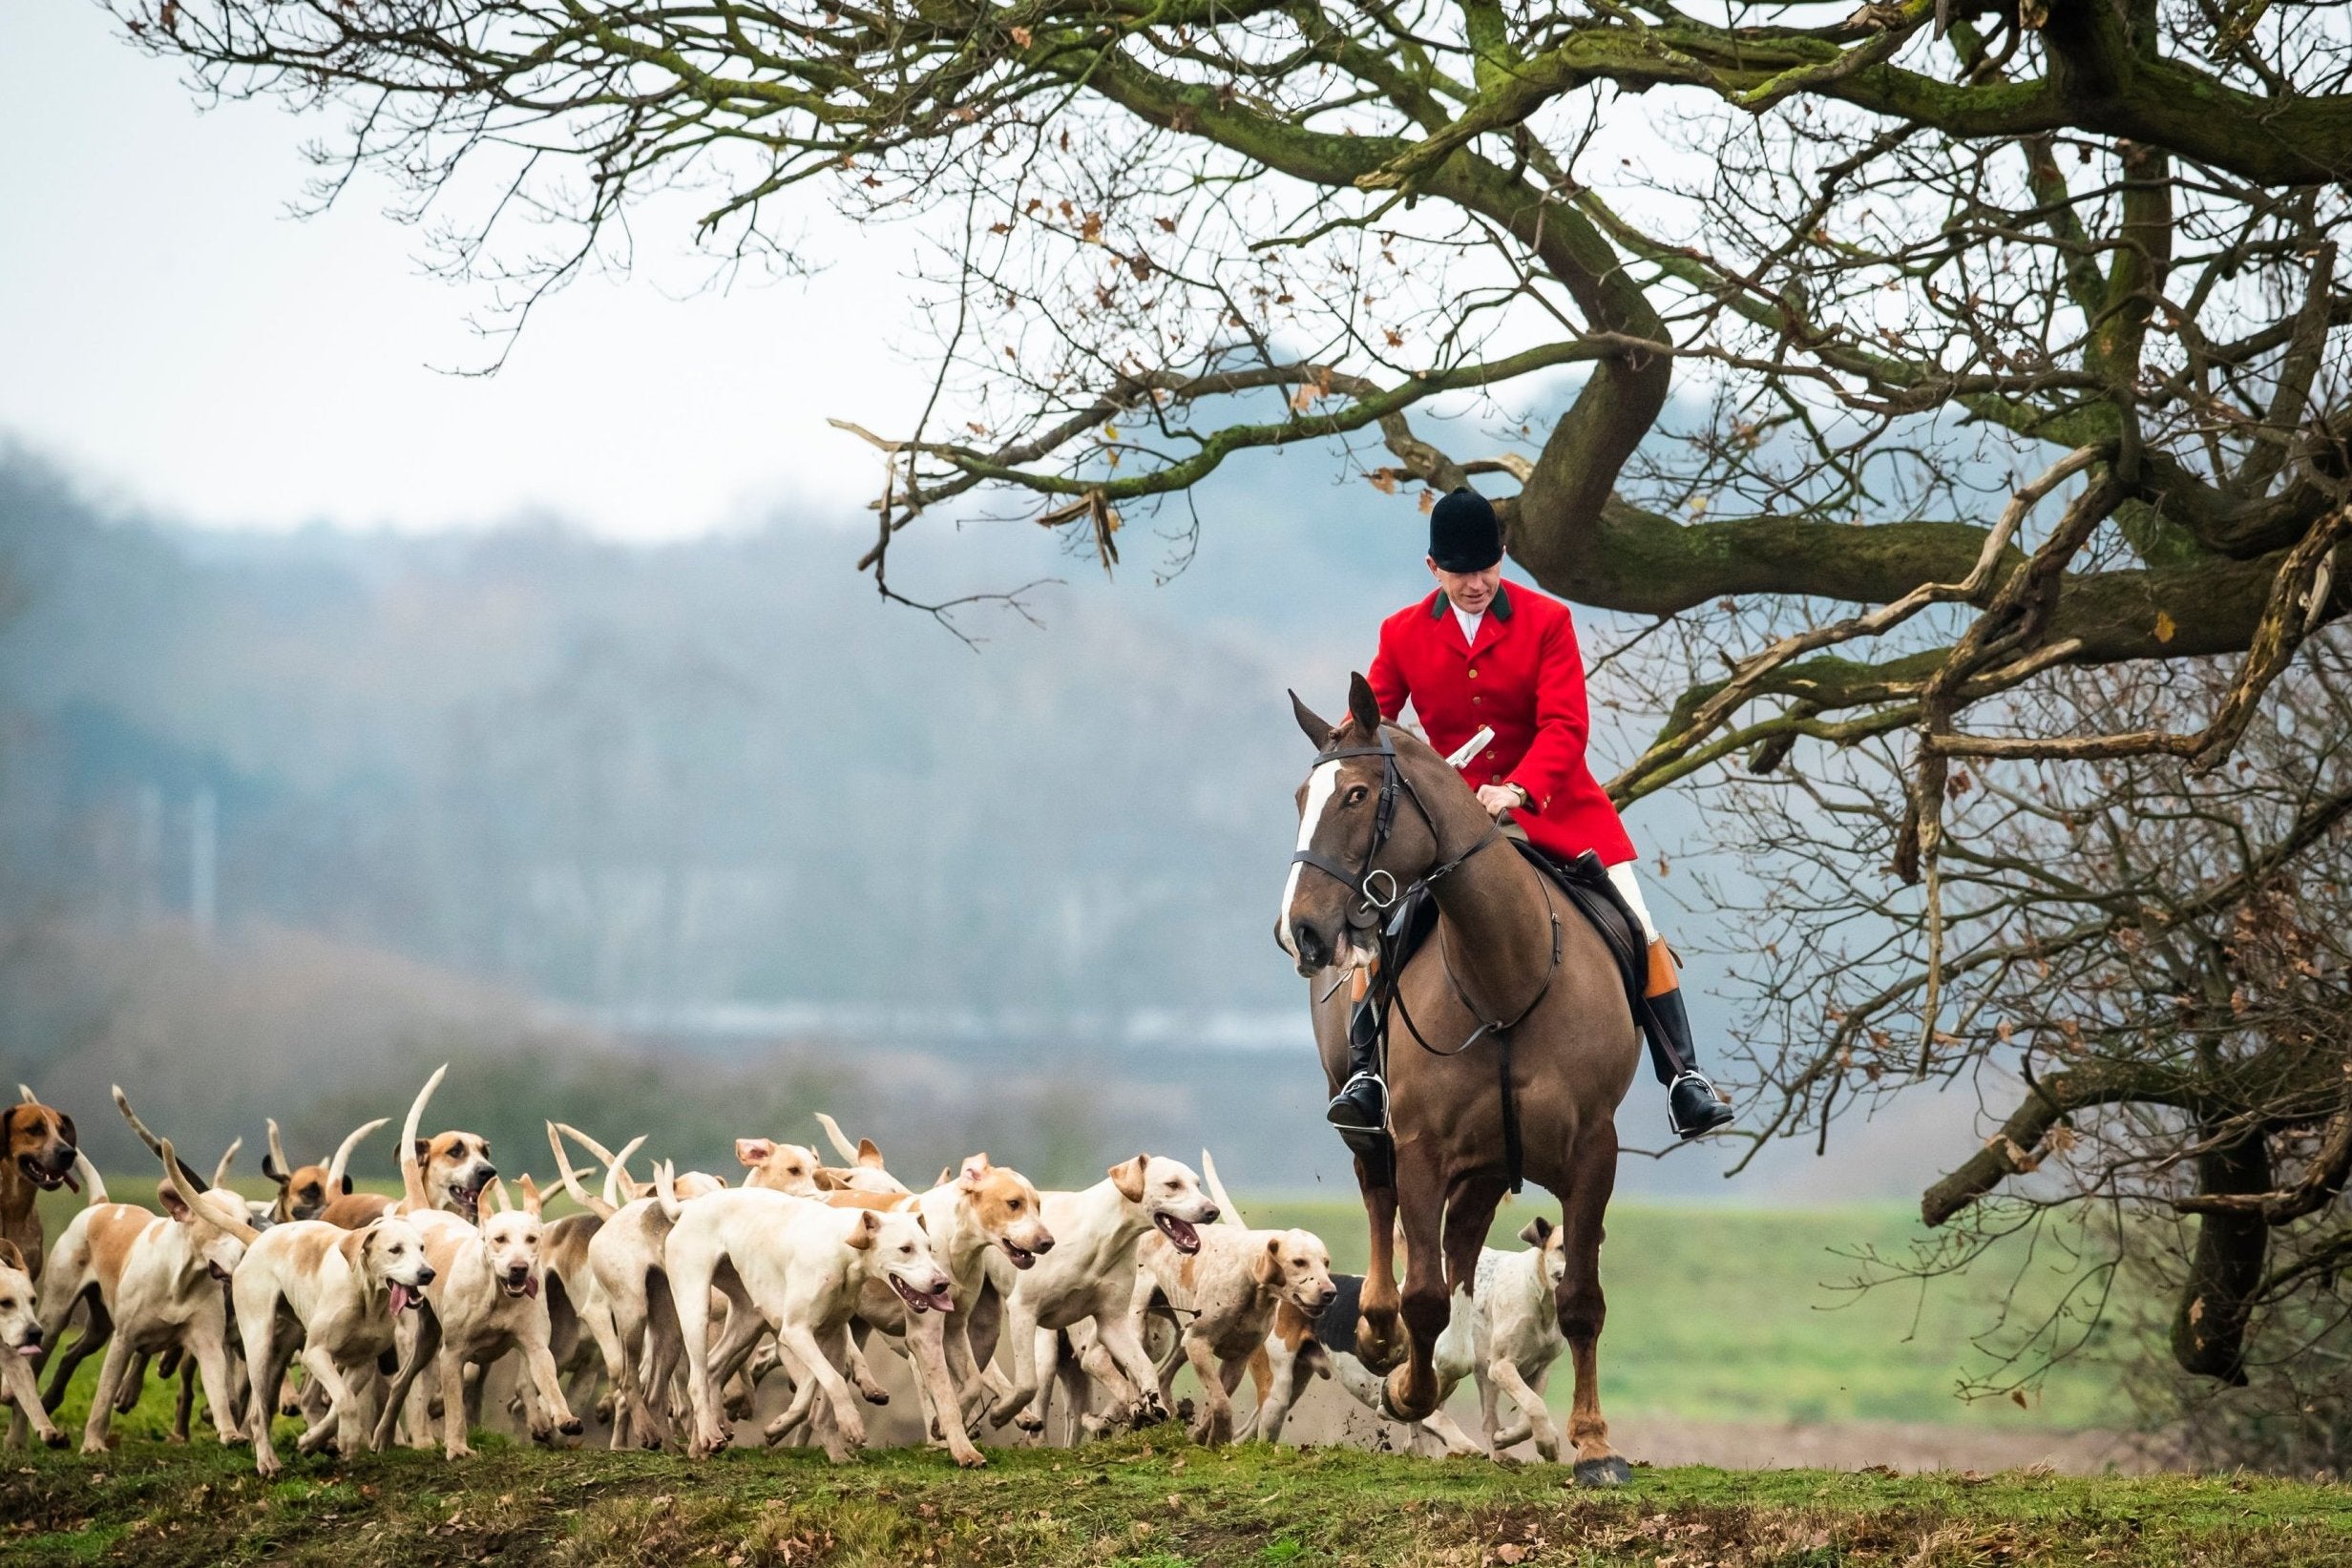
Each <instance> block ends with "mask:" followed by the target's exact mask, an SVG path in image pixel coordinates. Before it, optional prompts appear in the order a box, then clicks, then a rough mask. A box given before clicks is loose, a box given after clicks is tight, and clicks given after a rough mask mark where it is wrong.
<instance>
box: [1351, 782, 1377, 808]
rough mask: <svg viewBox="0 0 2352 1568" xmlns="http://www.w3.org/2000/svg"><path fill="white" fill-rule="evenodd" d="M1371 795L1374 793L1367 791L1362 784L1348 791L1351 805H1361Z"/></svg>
mask: <svg viewBox="0 0 2352 1568" xmlns="http://www.w3.org/2000/svg"><path fill="white" fill-rule="evenodd" d="M1370 793H1372V791H1370V790H1368V789H1366V788H1365V787H1364V786H1363V785H1362V784H1357V785H1355V787H1354V788H1352V789H1350V790H1349V791H1348V804H1349V805H1362V804H1363V803H1364V797H1365V796H1366V795H1369V794H1370Z"/></svg>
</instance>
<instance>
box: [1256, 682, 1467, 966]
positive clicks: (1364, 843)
mask: <svg viewBox="0 0 2352 1568" xmlns="http://www.w3.org/2000/svg"><path fill="white" fill-rule="evenodd" d="M1291 707H1292V711H1293V712H1294V713H1296V715H1297V717H1298V727H1299V728H1300V729H1302V730H1304V731H1306V733H1307V739H1308V740H1310V741H1312V742H1314V746H1315V764H1314V768H1313V771H1312V772H1310V773H1309V774H1308V775H1307V782H1306V783H1305V784H1301V785H1299V786H1298V851H1297V855H1296V856H1295V857H1294V858H1293V859H1292V862H1291V878H1290V881H1289V882H1288V883H1287V884H1286V885H1285V886H1284V888H1283V889H1282V914H1281V917H1280V918H1279V920H1277V921H1276V923H1275V926H1274V940H1275V941H1277V942H1279V943H1281V944H1282V949H1283V951H1285V952H1288V953H1289V954H1290V955H1291V956H1292V958H1293V959H1294V960H1296V961H1297V964H1298V972H1299V973H1301V974H1313V973H1314V972H1315V971H1317V970H1320V969H1326V968H1329V967H1331V966H1333V965H1340V966H1343V967H1344V966H1349V965H1354V964H1358V963H1364V962H1369V961H1370V959H1371V957H1372V949H1373V938H1372V935H1371V933H1372V931H1373V930H1375V929H1376V927H1377V926H1378V924H1379V923H1380V922H1381V921H1382V920H1384V919H1386V918H1387V914H1386V912H1385V911H1386V910H1387V909H1388V907H1389V906H1390V905H1392V904H1394V903H1395V902H1396V900H1397V895H1398V894H1399V893H1400V892H1401V891H1402V890H1403V889H1405V888H1407V887H1408V886H1410V885H1411V884H1412V883H1413V882H1414V881H1415V879H1417V878H1418V877H1419V876H1420V875H1421V874H1422V873H1423V872H1424V871H1426V870H1428V869H1429V868H1430V867H1431V866H1432V865H1433V864H1435V863H1436V860H1437V858H1438V840H1437V835H1436V832H1435V830H1434V829H1433V828H1432V827H1431V826H1430V822H1429V818H1428V817H1427V816H1426V815H1425V814H1424V812H1423V810H1422V809H1421V807H1420V806H1419V805H1417V804H1416V803H1417V801H1418V800H1419V798H1420V795H1421V792H1422V791H1424V790H1429V789H1435V788H1441V787H1442V784H1439V776H1440V775H1442V776H1444V778H1446V779H1453V778H1454V775H1453V770H1452V769H1450V768H1448V767H1446V766H1445V764H1444V762H1443V760H1442V759H1440V758H1439V756H1438V755H1437V753H1435V752H1433V751H1431V750H1430V749H1429V748H1428V747H1427V746H1426V745H1423V744H1422V743H1421V742H1419V741H1418V740H1416V739H1414V738H1413V736H1411V735H1410V734H1408V733H1406V732H1405V731H1403V730H1401V729H1397V728H1394V727H1383V726H1382V724H1381V722H1380V705H1379V703H1378V701H1376V700H1375V699H1374V697H1373V695H1372V686H1371V684H1370V682H1368V681H1366V680H1365V679H1364V678H1363V677H1362V676H1360V675H1358V676H1355V678H1354V679H1352V680H1351V681H1350V683H1349V687H1348V717H1347V720H1346V721H1345V722H1344V723H1340V724H1335V725H1334V724H1332V723H1329V722H1327V721H1324V720H1322V719H1320V718H1318V717H1316V716H1315V714H1314V712H1313V710H1312V709H1310V708H1309V707H1308V706H1307V704H1306V703H1304V702H1302V701H1300V700H1298V694H1297V693H1296V692H1292V694H1291ZM1383 742H1385V743H1386V745H1387V746H1388V748H1389V749H1388V750H1386V751H1383V750H1382V749H1381V747H1382V745H1383ZM1454 782H1455V783H1456V784H1458V785H1459V782H1460V781H1459V780H1455V781H1454Z"/></svg>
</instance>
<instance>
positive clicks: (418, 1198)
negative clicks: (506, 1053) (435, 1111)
mask: <svg viewBox="0 0 2352 1568" xmlns="http://www.w3.org/2000/svg"><path fill="white" fill-rule="evenodd" d="M449 1070H450V1064H449V1063H448V1062H443V1063H442V1064H441V1065H440V1066H438V1067H436V1068H434V1069H433V1070H432V1077H429V1078H427V1079H426V1080H425V1087H424V1088H422V1089H419V1090H418V1091H417V1092H416V1102H415V1103H414V1104H412V1105H410V1107H409V1119H408V1120H406V1121H404V1122H402V1123H401V1124H400V1209H401V1212H402V1213H404V1214H422V1213H423V1212H425V1210H427V1209H429V1208H431V1207H432V1200H431V1197H430V1196H429V1195H428V1194H427V1193H426V1191H425V1172H424V1169H423V1167H421V1166H419V1165H418V1164H417V1162H416V1129H417V1124H418V1123H420V1122H422V1121H423V1120H424V1119H425V1104H426V1102H427V1101H428V1100H430V1099H431V1098H432V1092H433V1091H434V1090H435V1089H438V1088H440V1087H441V1078H442V1076H443V1075H444V1074H446V1073H448V1072H449Z"/></svg>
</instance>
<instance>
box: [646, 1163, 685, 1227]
mask: <svg viewBox="0 0 2352 1568" xmlns="http://www.w3.org/2000/svg"><path fill="white" fill-rule="evenodd" d="M653 1196H654V1202H658V1203H660V1204H661V1205H662V1218H663V1219H664V1220H667V1221H668V1222H669V1223H671V1224H676V1223H678V1214H679V1211H680V1210H681V1209H683V1208H684V1207H685V1205H684V1204H683V1203H681V1202H679V1201H678V1181H677V1176H676V1173H675V1172H673V1171H672V1170H671V1169H670V1162H669V1161H668V1160H662V1162H661V1163H659V1164H657V1165H655V1166H654V1168H653Z"/></svg>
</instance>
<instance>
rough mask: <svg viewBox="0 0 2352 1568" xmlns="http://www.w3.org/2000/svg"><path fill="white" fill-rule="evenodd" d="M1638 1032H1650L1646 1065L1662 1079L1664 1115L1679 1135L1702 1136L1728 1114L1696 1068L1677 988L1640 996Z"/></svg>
mask: <svg viewBox="0 0 2352 1568" xmlns="http://www.w3.org/2000/svg"><path fill="white" fill-rule="evenodd" d="M1642 1009H1643V1012H1644V1014H1646V1016H1645V1017H1644V1018H1643V1019H1642V1028H1643V1032H1644V1033H1646V1034H1647V1035H1649V1065H1650V1067H1651V1069H1652V1070H1653V1071H1655V1072H1656V1073H1657V1075H1658V1081H1659V1082H1660V1083H1663V1084H1665V1085H1666V1120H1667V1125H1668V1126H1670V1128H1672V1129H1673V1132H1674V1136H1675V1137H1676V1138H1681V1139H1692V1138H1703V1137H1705V1136H1706V1135H1707V1134H1709V1133H1712V1132H1713V1131H1714V1130H1715V1129H1716V1128H1718V1127H1721V1126H1723V1125H1725V1124H1726V1123H1728V1122H1729V1121H1730V1120H1731V1119H1732V1117H1733V1110H1732V1107H1731V1105H1730V1104H1729V1103H1727V1102H1726V1101H1725V1099H1724V1098H1723V1095H1722V1092H1721V1091H1720V1090H1718V1089H1716V1087H1715V1086H1714V1085H1713V1084H1712V1083H1710V1082H1708V1081H1707V1075H1706V1074H1704V1073H1702V1072H1700V1071H1699V1067H1698V1053H1697V1052H1696V1050H1694V1049H1693V1048H1692V1046H1691V1014H1688V1013H1686V1012H1684V1011H1683V1005H1682V988H1681V987H1679V986H1677V987H1675V988H1674V989H1673V990H1671V991H1663V992H1660V993H1658V994H1657V995H1655V996H1649V997H1645V998H1644V999H1643V1003H1642Z"/></svg>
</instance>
